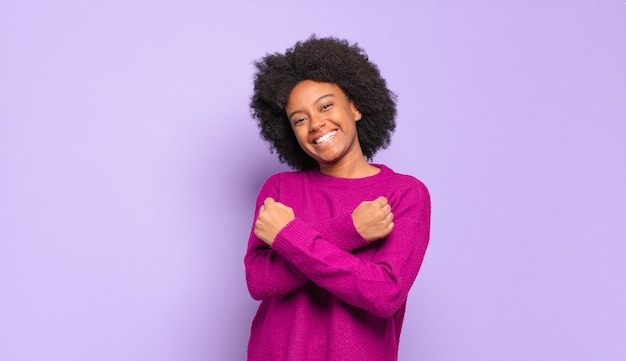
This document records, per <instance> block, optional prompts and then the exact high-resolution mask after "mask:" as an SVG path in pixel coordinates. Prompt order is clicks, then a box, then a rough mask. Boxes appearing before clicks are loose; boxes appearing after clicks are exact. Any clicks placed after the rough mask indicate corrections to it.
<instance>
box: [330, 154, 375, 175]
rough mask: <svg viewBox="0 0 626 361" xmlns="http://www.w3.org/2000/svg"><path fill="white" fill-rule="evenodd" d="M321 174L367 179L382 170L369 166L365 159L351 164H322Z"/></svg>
mask: <svg viewBox="0 0 626 361" xmlns="http://www.w3.org/2000/svg"><path fill="white" fill-rule="evenodd" d="M319 166H320V172H321V173H322V174H324V175H327V176H331V177H335V178H365V177H369V176H373V175H374V174H377V173H378V172H380V169H379V168H377V167H375V166H373V165H371V164H369V163H368V162H367V160H365V158H359V159H355V160H353V161H351V162H340V163H332V164H323V163H320V165H319Z"/></svg>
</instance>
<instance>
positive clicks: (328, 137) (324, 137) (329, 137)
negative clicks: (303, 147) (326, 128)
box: [315, 131, 337, 144]
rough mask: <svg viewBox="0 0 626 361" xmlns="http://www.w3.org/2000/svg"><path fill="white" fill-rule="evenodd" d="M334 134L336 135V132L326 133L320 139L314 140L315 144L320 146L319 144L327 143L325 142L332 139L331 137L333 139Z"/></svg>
mask: <svg viewBox="0 0 626 361" xmlns="http://www.w3.org/2000/svg"><path fill="white" fill-rule="evenodd" d="M335 134H337V132H336V131H334V132H328V133H326V134H324V135H322V136H321V137H319V138H317V139H315V144H321V143H324V142H327V141H329V140H330V139H332V137H334V136H335Z"/></svg>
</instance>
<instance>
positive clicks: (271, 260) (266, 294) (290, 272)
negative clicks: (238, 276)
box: [244, 178, 309, 300]
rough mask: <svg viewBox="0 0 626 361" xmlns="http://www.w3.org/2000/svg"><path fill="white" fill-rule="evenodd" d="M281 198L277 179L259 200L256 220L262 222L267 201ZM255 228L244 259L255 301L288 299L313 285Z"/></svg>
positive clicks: (268, 183)
mask: <svg viewBox="0 0 626 361" xmlns="http://www.w3.org/2000/svg"><path fill="white" fill-rule="evenodd" d="M278 196H279V194H278V186H277V181H276V178H270V179H268V181H267V182H266V183H265V184H264V185H263V187H262V188H261V191H260V192H259V195H258V196H257V200H256V208H255V213H254V219H255V220H257V219H258V216H259V211H260V208H261V206H262V205H263V204H264V201H265V199H266V198H268V197H278ZM255 223H256V222H255ZM254 228H255V227H254V226H253V228H252V230H251V231H250V237H249V239H248V249H247V252H246V255H245V257H244V265H245V268H246V284H247V286H248V291H249V292H250V295H251V296H252V298H254V299H255V300H262V299H266V298H273V297H279V296H284V295H286V294H288V293H290V292H292V291H294V290H296V289H298V288H300V287H301V286H302V285H303V284H305V283H306V282H309V279H308V277H307V276H305V275H303V274H302V272H300V271H299V270H298V269H297V268H296V267H294V266H293V265H292V264H290V263H289V262H287V261H286V260H285V259H284V258H283V256H281V255H280V254H278V253H277V252H276V251H274V250H272V249H271V248H270V247H269V246H268V245H267V244H266V243H265V242H263V241H262V240H261V239H259V237H257V236H256V234H255V233H254Z"/></svg>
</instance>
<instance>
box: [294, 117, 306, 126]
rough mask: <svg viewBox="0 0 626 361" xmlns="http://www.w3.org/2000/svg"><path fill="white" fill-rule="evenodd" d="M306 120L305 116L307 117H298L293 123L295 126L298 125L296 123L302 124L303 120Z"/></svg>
mask: <svg viewBox="0 0 626 361" xmlns="http://www.w3.org/2000/svg"><path fill="white" fill-rule="evenodd" d="M305 120H306V118H305V117H300V118H296V119H295V120H294V121H293V125H294V126H296V125H298V124H302V122H304V121H305Z"/></svg>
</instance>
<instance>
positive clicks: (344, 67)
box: [250, 35, 396, 170]
mask: <svg viewBox="0 0 626 361" xmlns="http://www.w3.org/2000/svg"><path fill="white" fill-rule="evenodd" d="M255 65H256V70H257V72H256V74H255V78H254V91H253V94H252V99H251V101H250V108H251V110H252V116H253V117H254V118H255V119H256V120H257V122H258V125H259V128H260V134H261V137H262V138H263V139H265V140H266V141H267V142H268V143H269V144H270V150H271V151H272V153H274V152H275V153H277V154H278V158H279V160H280V161H281V162H282V163H286V164H288V165H289V166H290V167H292V168H294V169H297V170H306V169H312V168H315V167H317V165H318V164H317V162H316V161H315V160H314V159H313V158H311V157H310V156H309V155H308V154H306V153H305V152H304V150H302V148H301V147H300V145H299V144H298V141H297V140H296V137H295V135H294V133H293V130H292V129H291V126H290V124H289V121H288V119H287V115H286V114H285V107H286V105H287V100H288V99H289V94H290V93H291V90H292V89H293V88H294V87H295V86H296V84H298V83H299V82H301V81H303V80H313V81H317V82H326V83H332V84H335V85H337V86H338V87H339V88H341V90H342V91H343V92H344V93H345V94H346V96H347V97H348V99H349V100H350V101H352V102H353V103H354V105H355V106H356V108H357V109H358V110H359V112H360V113H361V114H362V115H363V117H362V119H361V120H360V121H359V122H357V133H358V137H359V143H360V144H361V149H362V150H363V155H364V156H365V157H366V158H367V159H368V160H371V159H372V158H373V156H374V154H375V153H376V152H377V151H378V150H379V149H381V148H383V149H384V148H386V147H387V146H389V143H390V141H391V134H392V133H393V131H394V130H395V127H396V123H395V117H396V96H395V94H394V93H393V92H391V91H390V90H389V89H388V88H387V84H386V81H385V79H383V78H382V77H381V75H380V72H379V70H378V67H377V66H376V65H375V64H374V63H372V62H370V61H369V59H368V57H367V55H366V54H365V51H364V50H363V49H361V48H360V47H359V46H358V45H357V44H353V45H351V44H349V43H348V41H346V40H341V39H336V38H316V37H315V35H313V36H311V37H310V38H309V39H307V40H306V41H300V42H297V43H296V45H295V46H294V47H293V48H289V49H287V50H286V51H285V54H280V53H275V54H268V55H266V56H265V57H263V58H261V59H260V60H258V61H257V62H255Z"/></svg>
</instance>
